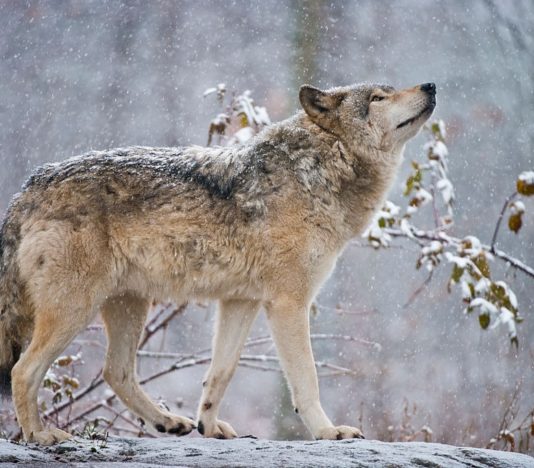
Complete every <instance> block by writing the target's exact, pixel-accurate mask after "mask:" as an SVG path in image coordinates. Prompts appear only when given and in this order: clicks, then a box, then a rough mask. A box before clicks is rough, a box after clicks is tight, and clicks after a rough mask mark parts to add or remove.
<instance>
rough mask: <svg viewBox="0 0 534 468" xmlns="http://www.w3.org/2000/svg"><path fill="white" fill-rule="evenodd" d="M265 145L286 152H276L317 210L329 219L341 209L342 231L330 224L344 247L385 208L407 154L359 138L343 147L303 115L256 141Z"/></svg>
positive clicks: (277, 126) (273, 128) (275, 127)
mask: <svg viewBox="0 0 534 468" xmlns="http://www.w3.org/2000/svg"><path fill="white" fill-rule="evenodd" d="M265 141H269V142H271V143H272V144H273V145H274V146H275V147H277V148H278V149H282V151H281V152H280V151H277V154H279V155H280V156H281V157H282V158H289V160H290V162H291V170H292V171H293V172H294V173H295V174H296V176H297V178H298V180H299V182H300V183H301V185H302V189H303V192H304V193H307V195H308V196H309V197H311V198H312V202H313V205H314V207H315V208H316V209H317V210H319V211H323V214H324V215H326V216H328V213H329V212H330V213H332V212H339V211H338V209H336V210H333V209H332V208H333V207H332V205H333V204H335V205H337V207H339V208H340V209H341V212H342V213H343V220H341V222H342V224H343V225H339V221H340V220H339V219H332V222H333V223H336V224H338V225H336V226H332V228H334V230H336V231H337V232H338V234H339V236H340V237H341V238H342V239H340V240H343V241H347V240H348V239H350V238H351V237H354V236H355V235H358V234H360V233H361V232H362V231H363V230H364V229H365V227H366V226H367V224H368V223H369V221H370V218H371V216H372V214H373V213H374V212H375V211H376V210H377V209H379V208H380V207H381V206H382V204H383V202H384V199H385V196H386V194H387V192H388V190H389V188H390V187H391V184H392V182H393V179H394V176H395V174H396V172H397V168H398V167H399V164H400V162H401V160H402V152H403V147H401V148H397V149H396V150H392V151H391V152H384V151H381V150H378V149H376V148H371V147H369V146H365V145H363V144H362V143H361V142H359V141H357V138H355V139H354V140H353V141H341V139H339V138H338V137H337V136H335V135H333V134H331V133H329V132H327V131H325V130H324V129H322V128H321V127H319V126H317V125H316V124H315V123H313V122H312V121H311V119H310V118H309V117H308V116H307V115H306V114H305V113H304V112H300V113H299V114H297V115H296V116H294V117H292V118H290V119H288V120H286V121H283V122H281V123H280V124H277V125H274V126H273V127H270V128H269V129H268V130H267V131H266V132H264V133H262V134H261V135H260V136H259V138H258V139H257V140H256V142H257V143H259V144H261V143H262V142H265ZM277 159H278V158H277ZM278 162H279V164H281V165H284V164H283V162H282V161H280V160H278ZM329 206H330V208H329ZM337 207H336V208H337Z"/></svg>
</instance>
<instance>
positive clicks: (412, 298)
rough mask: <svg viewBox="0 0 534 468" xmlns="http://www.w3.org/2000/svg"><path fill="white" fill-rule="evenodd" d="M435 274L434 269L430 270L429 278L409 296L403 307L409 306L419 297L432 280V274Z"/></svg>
mask: <svg viewBox="0 0 534 468" xmlns="http://www.w3.org/2000/svg"><path fill="white" fill-rule="evenodd" d="M433 274H434V270H430V273H429V274H428V276H427V278H426V279H425V280H424V281H423V283H422V284H421V286H419V287H418V288H417V289H416V290H415V291H414V292H413V293H412V294H411V295H410V297H409V298H408V300H407V301H406V304H404V305H403V306H402V308H403V309H407V308H408V307H409V306H411V305H412V304H413V302H414V301H415V300H416V299H417V296H419V294H421V293H422V292H423V290H424V289H425V288H426V287H427V286H428V284H429V283H430V281H432V275H433Z"/></svg>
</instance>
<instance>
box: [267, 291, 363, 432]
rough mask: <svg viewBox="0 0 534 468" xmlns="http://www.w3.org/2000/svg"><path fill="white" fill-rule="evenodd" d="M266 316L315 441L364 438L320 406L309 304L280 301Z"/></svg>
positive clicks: (296, 401) (296, 402)
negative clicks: (337, 423)
mask: <svg viewBox="0 0 534 468" xmlns="http://www.w3.org/2000/svg"><path fill="white" fill-rule="evenodd" d="M267 317H268V319H269V324H270V327H271V332H272V335H273V339H274V342H275V344H276V348H277V350H278V355H279V357H280V362H281V364H282V367H283V369H284V371H285V373H286V376H287V379H288V381H289V386H290V388H291V394H292V399H293V404H294V406H295V411H296V412H297V413H298V414H299V416H300V417H301V418H302V420H303V421H304V424H306V426H307V427H308V429H309V430H310V431H311V433H312V434H313V436H314V437H315V438H316V439H352V438H363V435H362V432H361V431H360V430H359V429H357V428H356V427H350V426H337V427H336V426H334V425H333V424H332V422H331V421H330V419H328V417H327V416H326V414H325V412H324V411H323V408H322V407H321V402H320V401H319V383H318V381H317V371H316V369H315V361H314V359H313V353H312V348H311V341H310V324H309V313H308V307H307V305H305V304H300V303H298V302H296V301H293V300H279V301H276V302H273V303H271V304H270V305H269V307H268V308H267Z"/></svg>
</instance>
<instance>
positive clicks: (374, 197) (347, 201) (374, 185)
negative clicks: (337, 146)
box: [339, 147, 404, 240]
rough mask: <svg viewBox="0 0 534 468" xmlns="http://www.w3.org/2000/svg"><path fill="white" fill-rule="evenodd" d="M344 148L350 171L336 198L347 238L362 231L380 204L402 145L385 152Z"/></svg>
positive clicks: (391, 180)
mask: <svg viewBox="0 0 534 468" xmlns="http://www.w3.org/2000/svg"><path fill="white" fill-rule="evenodd" d="M345 151H346V152H347V153H348V156H347V159H349V161H351V163H352V164H351V166H352V171H353V172H352V174H350V176H349V177H348V178H347V179H345V180H344V183H343V184H342V190H341V191H340V196H339V199H340V202H341V206H342V207H343V209H344V215H345V222H346V225H347V228H348V230H347V234H346V236H347V239H346V240H348V238H352V237H354V236H357V235H359V234H361V233H362V232H363V231H364V230H365V228H366V227H367V226H368V224H369V223H370V221H371V219H372V216H373V214H374V213H375V212H376V211H377V210H379V209H380V208H381V207H382V206H383V204H384V202H385V199H386V196H387V194H388V192H389V190H390V189H391V186H392V185H393V182H394V180H395V177H396V175H397V172H398V169H399V166H400V164H401V162H402V159H403V152H404V147H401V148H398V149H396V150H393V151H391V152H388V153H385V152H383V151H378V150H373V149H369V148H367V149H365V148H362V149H354V148H353V149H352V151H351V150H349V149H345Z"/></svg>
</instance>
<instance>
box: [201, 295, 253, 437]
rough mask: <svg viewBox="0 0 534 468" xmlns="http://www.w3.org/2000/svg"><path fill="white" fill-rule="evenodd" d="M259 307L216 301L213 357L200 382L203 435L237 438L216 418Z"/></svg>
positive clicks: (231, 429)
mask: <svg viewBox="0 0 534 468" xmlns="http://www.w3.org/2000/svg"><path fill="white" fill-rule="evenodd" d="M259 308H260V303H259V302H258V301H245V300H227V301H221V302H220V304H219V309H218V311H217V320H216V324H215V335H214V338H213V350H212V356H213V357H212V361H211V365H210V368H209V369H208V373H207V374H206V378H205V380H204V383H203V391H202V398H201V399H200V405H199V407H198V431H199V432H200V433H201V434H203V435H204V436H205V437H215V438H217V439H231V438H233V437H237V434H236V433H235V431H234V430H233V428H232V426H230V425H229V424H228V423H226V422H224V421H219V420H218V419H217V414H218V412H219V405H220V403H221V400H222V398H223V395H224V391H225V390H226V387H227V386H228V383H229V382H230V379H231V378H232V376H233V375H234V371H235V369H236V367H237V363H238V362H239V356H240V354H241V349H242V348H243V344H244V343H245V340H246V338H247V336H248V333H249V331H250V327H251V325H252V323H253V322H254V319H255V318H256V316H257V315H258V310H259Z"/></svg>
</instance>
